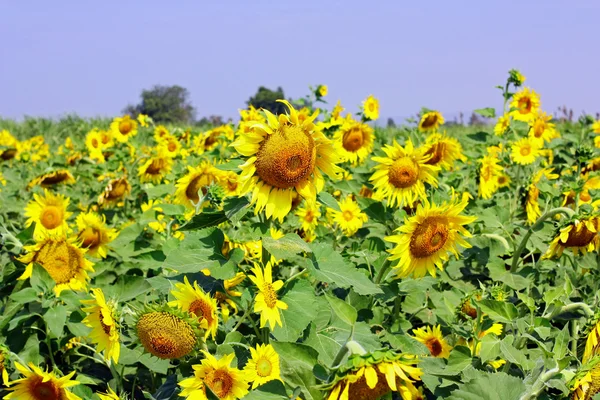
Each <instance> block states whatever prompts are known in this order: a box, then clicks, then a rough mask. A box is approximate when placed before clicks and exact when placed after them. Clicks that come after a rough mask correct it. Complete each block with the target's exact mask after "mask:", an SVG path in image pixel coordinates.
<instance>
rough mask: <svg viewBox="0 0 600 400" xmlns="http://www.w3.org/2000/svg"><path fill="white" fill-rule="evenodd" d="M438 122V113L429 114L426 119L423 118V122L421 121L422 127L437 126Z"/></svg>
mask: <svg viewBox="0 0 600 400" xmlns="http://www.w3.org/2000/svg"><path fill="white" fill-rule="evenodd" d="M436 123H437V115H435V114H434V115H428V116H427V117H425V119H424V120H423V123H421V127H423V128H425V129H427V128H431V127H433V126H435V125H436Z"/></svg>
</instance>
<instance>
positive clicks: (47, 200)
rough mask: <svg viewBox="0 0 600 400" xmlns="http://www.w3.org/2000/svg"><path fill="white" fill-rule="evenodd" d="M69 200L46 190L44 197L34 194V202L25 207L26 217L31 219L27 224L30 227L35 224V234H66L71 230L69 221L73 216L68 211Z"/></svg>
mask: <svg viewBox="0 0 600 400" xmlns="http://www.w3.org/2000/svg"><path fill="white" fill-rule="evenodd" d="M69 201H70V200H69V198H68V197H65V196H63V195H61V194H54V193H52V192H50V191H49V190H47V189H44V196H43V197H42V196H40V195H39V194H37V193H34V195H33V200H32V201H30V202H29V204H27V207H25V216H26V217H29V219H28V220H27V221H26V222H25V225H26V226H30V225H31V224H33V223H34V222H35V224H36V225H35V234H36V235H39V234H42V233H46V232H47V233H57V234H62V233H66V232H67V230H68V229H69V225H68V224H67V219H68V218H69V217H70V216H71V214H73V213H72V212H69V211H67V207H69Z"/></svg>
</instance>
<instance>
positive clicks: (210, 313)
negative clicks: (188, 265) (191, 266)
mask: <svg viewBox="0 0 600 400" xmlns="http://www.w3.org/2000/svg"><path fill="white" fill-rule="evenodd" d="M175 288H176V289H177V290H172V291H171V294H172V295H173V297H175V298H176V299H177V300H174V301H171V302H169V306H171V307H175V306H176V307H178V308H180V309H181V310H183V311H185V312H188V313H190V314H192V315H194V316H196V317H197V318H198V322H199V323H200V328H202V329H204V331H205V333H204V339H207V338H208V336H209V335H210V336H212V338H213V340H214V339H215V336H216V335H217V328H218V326H219V317H218V316H217V300H216V299H214V298H212V297H211V296H210V294H208V293H206V292H204V290H202V289H201V288H200V287H199V286H198V282H196V281H194V286H192V285H191V284H190V282H189V281H188V278H187V276H185V277H184V283H176V284H175Z"/></svg>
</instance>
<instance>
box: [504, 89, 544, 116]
mask: <svg viewBox="0 0 600 400" xmlns="http://www.w3.org/2000/svg"><path fill="white" fill-rule="evenodd" d="M510 108H511V110H512V111H511V112H510V115H511V116H512V117H513V118H514V119H516V120H517V121H525V122H529V121H531V120H533V119H534V118H535V116H536V115H537V114H538V112H539V108H540V96H539V95H538V94H537V93H536V92H535V91H533V90H531V89H529V88H524V89H523V90H521V91H520V92H517V93H515V95H514V96H513V98H512V101H511V102H510Z"/></svg>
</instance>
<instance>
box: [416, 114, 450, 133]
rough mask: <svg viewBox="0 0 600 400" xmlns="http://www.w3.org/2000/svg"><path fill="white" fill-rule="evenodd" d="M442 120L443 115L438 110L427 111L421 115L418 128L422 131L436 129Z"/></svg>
mask: <svg viewBox="0 0 600 400" xmlns="http://www.w3.org/2000/svg"><path fill="white" fill-rule="evenodd" d="M444 122H445V121H444V117H443V116H442V114H441V113H440V112H439V111H429V112H426V113H424V114H423V115H422V116H421V120H420V121H419V130H420V131H422V132H425V131H436V130H437V129H438V128H439V127H440V125H442V124H443V123H444Z"/></svg>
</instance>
